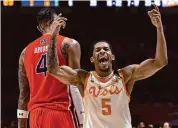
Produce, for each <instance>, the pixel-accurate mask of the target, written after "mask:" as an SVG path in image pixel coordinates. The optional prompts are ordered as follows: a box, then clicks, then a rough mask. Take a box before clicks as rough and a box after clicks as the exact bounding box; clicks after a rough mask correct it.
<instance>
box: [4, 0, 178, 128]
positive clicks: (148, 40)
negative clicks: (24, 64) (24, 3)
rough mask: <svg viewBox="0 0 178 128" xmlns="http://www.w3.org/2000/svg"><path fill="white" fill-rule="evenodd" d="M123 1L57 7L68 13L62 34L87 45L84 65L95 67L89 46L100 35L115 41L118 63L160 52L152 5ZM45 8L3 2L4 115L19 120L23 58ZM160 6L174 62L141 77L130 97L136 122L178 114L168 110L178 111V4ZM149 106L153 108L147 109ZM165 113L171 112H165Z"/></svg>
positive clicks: (9, 118) (132, 60)
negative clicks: (115, 4) (112, 4)
mask: <svg viewBox="0 0 178 128" xmlns="http://www.w3.org/2000/svg"><path fill="white" fill-rule="evenodd" d="M123 6H124V7H119V8H116V7H107V6H106V3H103V2H98V7H93V8H91V7H90V6H89V2H82V3H81V2H74V7H67V2H63V3H62V4H61V5H60V7H58V8H55V10H56V11H57V12H62V13H63V16H65V17H67V18H68V21H67V27H66V28H65V30H63V31H62V35H65V36H67V37H70V38H74V39H76V40H77V41H78V42H79V43H80V45H81V50H82V58H81V67H82V68H84V69H87V70H90V69H91V63H90V61H89V56H88V52H89V49H90V47H91V44H92V43H93V42H94V41H95V40H107V41H109V42H110V43H111V44H112V47H113V48H114V51H115V55H116V60H117V64H118V68H122V67H124V66H127V65H129V64H134V63H140V62H142V61H143V60H145V59H147V58H149V57H154V55H155V50H156V28H155V27H154V26H153V25H152V23H151V21H150V19H149V17H148V15H147V11H148V10H150V9H151V7H143V6H139V7H126V6H125V4H124V5H123ZM40 9H41V8H40V7H36V8H28V7H21V6H20V2H15V6H13V7H3V6H2V7H1V31H2V33H1V34H2V35H1V37H2V44H1V50H2V51H1V52H2V91H1V94H2V100H1V102H2V104H1V109H2V115H1V118H2V119H1V120H3V121H7V122H9V121H11V120H16V109H17V101H18V95H19V88H18V59H19V55H20V53H21V51H22V50H23V49H24V48H25V47H26V46H27V45H28V44H29V43H30V42H32V41H33V40H35V39H36V38H38V37H39V36H40V32H39V31H38V30H37V29H36V26H37V22H36V13H37V12H38V11H39V10H40ZM160 11H161V13H162V22H163V26H164V32H165V37H166V41H167V47H168V59H169V63H168V65H167V66H166V67H164V68H163V69H162V70H161V71H159V72H158V73H156V74H155V75H154V76H152V77H150V78H148V79H145V80H142V81H139V82H136V83H135V87H134V89H133V92H132V94H131V103H130V106H131V113H132V118H133V119H132V120H133V121H132V122H133V124H134V125H135V124H137V123H138V122H139V121H141V120H143V121H144V122H145V123H154V124H162V123H163V122H164V121H169V122H171V121H174V120H176V119H178V114H177V115H174V116H173V117H172V116H169V114H168V113H176V112H177V113H178V93H177V89H178V84H177V80H178V75H177V74H178V47H177V46H178V38H177V35H178V31H177V30H178V7H172V8H162V7H160ZM145 106H146V107H145ZM155 106H160V109H158V108H159V107H157V109H155V108H156V107H155ZM165 106H166V107H165ZM144 108H146V109H144ZM150 108H153V109H154V110H152V109H150ZM141 109H143V111H142V110H141ZM149 111H150V112H149ZM159 111H160V112H159ZM145 112H147V113H148V114H147V115H145ZM160 113H161V114H163V115H164V116H165V117H164V118H163V116H160ZM152 116H153V117H155V118H154V119H155V120H153V118H152ZM156 117H160V118H156ZM177 124H178V122H177Z"/></svg>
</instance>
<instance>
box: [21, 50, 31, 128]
mask: <svg viewBox="0 0 178 128" xmlns="http://www.w3.org/2000/svg"><path fill="white" fill-rule="evenodd" d="M23 55H24V52H23ZM21 56H22V54H21ZM18 79H19V89H20V95H19V101H18V109H22V110H27V104H28V102H29V97H30V89H29V83H28V79H27V76H26V72H25V68H24V64H23V62H22V60H20V63H19V71H18ZM18 127H20V128H27V119H20V118H19V119H18Z"/></svg>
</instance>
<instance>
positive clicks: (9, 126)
mask: <svg viewBox="0 0 178 128" xmlns="http://www.w3.org/2000/svg"><path fill="white" fill-rule="evenodd" d="M1 128H17V121H16V120H12V121H10V122H4V121H1ZM133 128H176V127H174V126H171V125H170V124H169V122H164V123H163V124H160V125H154V124H145V123H144V122H139V123H138V125H137V126H133Z"/></svg>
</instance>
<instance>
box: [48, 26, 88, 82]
mask: <svg viewBox="0 0 178 128" xmlns="http://www.w3.org/2000/svg"><path fill="white" fill-rule="evenodd" d="M59 27H60V25H58V24H57V25H56V29H55V30H54V32H53V34H52V36H51V42H50V45H49V48H48V53H47V67H48V72H49V73H50V74H51V75H52V76H54V77H55V78H57V79H58V80H60V81H61V82H63V83H65V84H67V85H70V84H74V85H76V84H78V83H82V79H83V76H84V75H82V74H85V72H83V70H79V71H76V70H73V69H72V68H70V67H68V66H59V65H58V59H57V50H56V35H57V33H58V29H59Z"/></svg>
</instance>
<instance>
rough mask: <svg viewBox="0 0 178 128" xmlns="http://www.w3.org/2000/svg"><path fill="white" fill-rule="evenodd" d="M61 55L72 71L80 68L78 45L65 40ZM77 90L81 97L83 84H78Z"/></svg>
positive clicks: (72, 41)
mask: <svg viewBox="0 0 178 128" xmlns="http://www.w3.org/2000/svg"><path fill="white" fill-rule="evenodd" d="M61 51H62V54H63V56H64V57H66V59H67V60H68V66H69V67H71V68H72V69H79V68H80V57H81V50H80V44H79V43H78V42H77V41H76V40H74V39H70V38H65V39H64V41H63V44H62V48H61ZM78 89H79V90H80V93H81V95H83V91H84V86H83V84H78Z"/></svg>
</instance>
